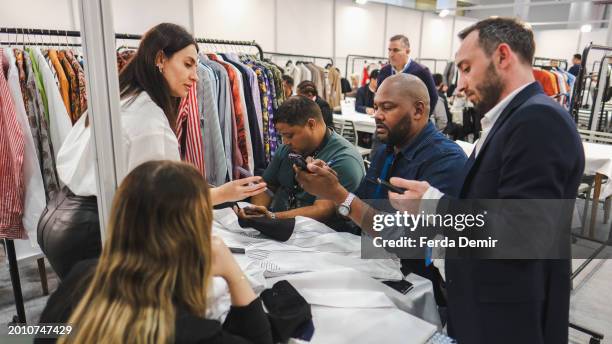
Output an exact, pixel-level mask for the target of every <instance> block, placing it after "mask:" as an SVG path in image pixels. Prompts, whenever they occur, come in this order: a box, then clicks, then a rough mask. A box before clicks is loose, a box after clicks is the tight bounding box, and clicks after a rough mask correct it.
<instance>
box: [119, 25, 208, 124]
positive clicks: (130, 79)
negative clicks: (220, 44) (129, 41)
mask: <svg viewBox="0 0 612 344" xmlns="http://www.w3.org/2000/svg"><path fill="white" fill-rule="evenodd" d="M190 44H193V45H195V47H196V50H198V45H197V43H196V41H195V39H194V38H193V36H192V35H191V34H190V33H189V32H187V30H185V28H183V27H182V26H180V25H176V24H170V23H161V24H159V25H156V26H154V27H153V28H151V29H150V30H149V31H147V32H146V33H145V35H144V36H143V37H142V39H141V41H140V45H139V46H138V51H136V55H134V57H133V58H132V59H131V60H130V62H129V63H128V64H127V65H126V66H125V67H124V68H123V69H122V70H121V73H120V74H119V89H120V96H121V99H127V98H130V97H132V99H133V98H135V97H136V96H137V95H139V94H140V92H142V91H146V92H147V93H148V94H149V96H150V97H151V99H153V101H154V102H155V104H157V106H159V107H160V108H162V110H163V111H164V113H165V114H166V118H168V122H169V123H170V126H171V127H172V130H176V128H175V126H176V117H177V116H178V105H179V103H180V98H177V97H173V96H172V94H171V93H170V87H169V86H168V83H167V82H166V79H165V78H164V76H163V75H162V74H161V73H160V71H159V69H158V68H157V66H156V64H155V59H156V57H157V54H158V53H159V52H160V51H161V52H162V53H163V54H164V55H165V56H166V58H170V57H172V55H174V53H176V52H177V51H179V50H181V49H183V48H185V47H187V46H189V45H190Z"/></svg>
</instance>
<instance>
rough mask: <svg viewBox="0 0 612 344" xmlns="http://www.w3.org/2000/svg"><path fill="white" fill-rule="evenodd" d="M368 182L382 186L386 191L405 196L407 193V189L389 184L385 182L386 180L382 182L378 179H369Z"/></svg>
mask: <svg viewBox="0 0 612 344" xmlns="http://www.w3.org/2000/svg"><path fill="white" fill-rule="evenodd" d="M366 180H367V181H368V182H370V183H372V184H376V185H380V186H382V187H383V188H385V189H387V190H389V191H393V192H395V193H398V194H403V193H404V192H405V191H406V189H404V188H400V187H399V186H395V185H391V184H390V183H389V182H387V181H384V180H382V179H380V178H376V179H374V178H367V179H366Z"/></svg>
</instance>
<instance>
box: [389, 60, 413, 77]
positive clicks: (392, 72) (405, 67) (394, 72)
mask: <svg viewBox="0 0 612 344" xmlns="http://www.w3.org/2000/svg"><path fill="white" fill-rule="evenodd" d="M411 62H412V59H411V58H410V57H408V62H406V64H405V65H404V67H403V68H402V69H401V70H400V71H399V73H403V72H405V71H406V69H408V66H410V63H411ZM396 73H398V71H396V70H395V67H393V66H391V75H394V74H396Z"/></svg>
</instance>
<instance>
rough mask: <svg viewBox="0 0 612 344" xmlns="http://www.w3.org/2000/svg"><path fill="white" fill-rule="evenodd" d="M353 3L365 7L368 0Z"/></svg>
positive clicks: (356, 0)
mask: <svg viewBox="0 0 612 344" xmlns="http://www.w3.org/2000/svg"><path fill="white" fill-rule="evenodd" d="M355 3H357V5H365V4H367V3H368V0H355Z"/></svg>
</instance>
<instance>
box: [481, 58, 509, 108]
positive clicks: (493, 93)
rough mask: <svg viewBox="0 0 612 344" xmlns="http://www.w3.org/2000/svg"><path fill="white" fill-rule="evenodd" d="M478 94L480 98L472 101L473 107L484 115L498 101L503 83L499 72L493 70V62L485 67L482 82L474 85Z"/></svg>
mask: <svg viewBox="0 0 612 344" xmlns="http://www.w3.org/2000/svg"><path fill="white" fill-rule="evenodd" d="M476 90H477V91H478V93H479V94H480V100H479V101H478V102H475V103H474V109H475V110H476V112H477V113H478V114H480V115H481V116H484V115H485V114H486V113H487V112H489V111H490V110H491V109H492V108H493V107H494V106H495V105H497V103H498V102H499V101H500V99H499V98H500V96H501V93H502V90H503V84H502V81H501V78H500V77H499V74H497V71H496V70H495V66H494V65H493V62H491V63H490V64H489V66H488V67H487V71H486V75H485V79H484V82H483V83H482V84H481V85H478V86H476Z"/></svg>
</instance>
